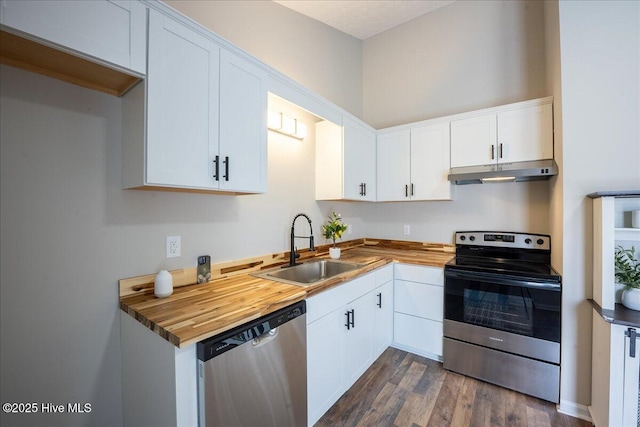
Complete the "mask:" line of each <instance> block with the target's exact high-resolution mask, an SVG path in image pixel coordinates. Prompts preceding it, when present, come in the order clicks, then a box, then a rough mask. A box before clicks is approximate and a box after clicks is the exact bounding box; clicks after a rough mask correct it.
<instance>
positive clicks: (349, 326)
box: [344, 310, 351, 331]
mask: <svg viewBox="0 0 640 427" xmlns="http://www.w3.org/2000/svg"><path fill="white" fill-rule="evenodd" d="M345 315H346V316H347V323H345V324H344V326H346V327H347V331H348V330H349V329H351V322H350V321H349V319H350V318H351V312H350V311H349V310H347V312H346V313H345Z"/></svg>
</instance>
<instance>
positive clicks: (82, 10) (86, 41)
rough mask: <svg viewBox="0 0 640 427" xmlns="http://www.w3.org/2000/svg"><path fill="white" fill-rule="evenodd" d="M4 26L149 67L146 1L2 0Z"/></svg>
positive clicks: (141, 69)
mask: <svg viewBox="0 0 640 427" xmlns="http://www.w3.org/2000/svg"><path fill="white" fill-rule="evenodd" d="M1 7H2V13H1V23H2V25H3V29H9V30H10V31H12V32H16V30H17V33H19V34H20V35H24V36H26V37H29V38H33V39H35V40H37V41H39V42H42V43H45V44H48V45H51V46H54V47H56V48H58V49H62V50H66V51H68V52H71V53H73V54H76V55H79V56H83V57H86V58H88V59H92V60H96V61H98V62H103V63H108V64H111V65H115V66H117V67H120V68H123V69H127V70H132V71H134V72H136V73H138V74H145V73H146V34H147V32H146V30H147V27H146V7H145V6H144V5H143V4H142V3H140V2H138V1H106V0H99V1H60V0H47V1H42V0H20V1H13V0H2V2H1Z"/></svg>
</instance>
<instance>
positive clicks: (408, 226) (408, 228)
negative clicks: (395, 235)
mask: <svg viewBox="0 0 640 427" xmlns="http://www.w3.org/2000/svg"><path fill="white" fill-rule="evenodd" d="M409 234H411V226H410V225H409V224H405V225H404V235H405V236H408V235H409Z"/></svg>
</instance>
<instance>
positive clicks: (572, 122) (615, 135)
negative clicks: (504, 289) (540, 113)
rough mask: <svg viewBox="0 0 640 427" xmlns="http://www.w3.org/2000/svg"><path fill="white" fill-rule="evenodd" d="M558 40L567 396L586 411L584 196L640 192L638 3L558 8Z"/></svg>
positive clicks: (588, 216) (588, 223) (588, 210)
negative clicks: (607, 191)
mask: <svg viewBox="0 0 640 427" xmlns="http://www.w3.org/2000/svg"><path fill="white" fill-rule="evenodd" d="M559 34H560V52H561V54H560V67H561V80H560V83H561V84H560V88H561V98H562V133H563V136H562V156H561V158H560V161H561V170H562V171H563V173H562V176H561V182H560V183H559V184H557V186H560V187H561V188H557V190H559V191H560V192H561V193H562V209H559V208H558V207H557V206H556V207H554V210H553V215H554V217H557V218H560V221H561V222H562V225H561V227H562V230H563V250H562V258H563V259H562V266H561V267H560V268H561V269H562V274H563V282H564V287H563V291H564V292H563V310H564V311H563V325H562V326H563V334H562V340H563V346H562V349H563V352H562V390H561V397H562V399H563V400H565V401H567V402H578V403H580V404H583V405H587V404H588V403H589V402H590V400H591V396H590V390H591V387H590V386H591V381H590V378H591V375H590V373H591V371H590V367H591V309H590V307H589V304H588V303H587V302H586V299H587V298H590V297H591V296H592V294H591V290H592V281H593V280H592V256H593V255H592V247H593V231H592V223H593V217H592V203H591V201H590V199H587V198H586V197H585V195H586V194H588V193H591V192H594V191H604V190H625V189H635V190H637V189H639V188H640V105H639V103H640V3H638V2H636V1H579V2H578V1H566V2H565V1H563V2H560V6H559ZM554 191H556V190H554ZM554 222H555V220H554ZM563 404H564V402H563ZM561 406H562V405H561Z"/></svg>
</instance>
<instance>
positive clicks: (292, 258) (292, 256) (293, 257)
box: [282, 213, 316, 268]
mask: <svg viewBox="0 0 640 427" xmlns="http://www.w3.org/2000/svg"><path fill="white" fill-rule="evenodd" d="M301 216H303V217H305V218H307V221H308V222H309V231H311V235H310V236H296V235H295V227H296V219H298V218H299V217H301ZM296 238H299V239H307V238H308V239H309V250H310V251H315V250H316V248H315V247H314V246H313V228H312V227H311V218H309V217H308V216H307V215H306V214H303V213H299V214H298V215H296V216H295V217H294V218H293V222H292V223H291V251H290V252H289V264H287V265H283V266H282V268H285V267H293V266H294V265H298V264H299V263H296V258H300V254H299V253H297V252H296V247H295V245H294V242H295V239H296Z"/></svg>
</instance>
